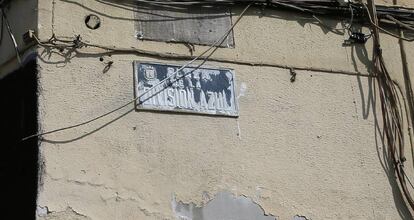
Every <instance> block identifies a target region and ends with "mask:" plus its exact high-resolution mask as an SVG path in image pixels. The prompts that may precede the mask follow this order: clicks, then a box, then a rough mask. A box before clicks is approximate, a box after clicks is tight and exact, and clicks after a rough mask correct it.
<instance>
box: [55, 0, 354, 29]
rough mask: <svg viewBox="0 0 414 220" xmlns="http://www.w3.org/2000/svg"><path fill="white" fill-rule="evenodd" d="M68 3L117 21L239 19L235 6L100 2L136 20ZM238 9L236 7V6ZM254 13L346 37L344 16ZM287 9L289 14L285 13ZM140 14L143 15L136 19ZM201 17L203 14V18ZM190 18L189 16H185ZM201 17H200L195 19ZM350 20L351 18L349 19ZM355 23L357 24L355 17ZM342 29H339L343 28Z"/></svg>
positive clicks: (256, 8)
mask: <svg viewBox="0 0 414 220" xmlns="http://www.w3.org/2000/svg"><path fill="white" fill-rule="evenodd" d="M60 1H62V2H65V3H69V4H74V5H77V6H79V7H82V8H84V9H85V10H88V11H90V12H92V13H95V14H97V15H100V16H103V17H106V18H110V19H115V20H124V21H136V22H168V21H179V20H192V19H214V18H222V17H226V16H228V14H226V13H225V12H228V13H229V14H230V15H232V16H238V15H239V12H238V10H237V9H236V10H231V9H232V8H234V7H235V6H234V5H218V6H213V5H195V6H179V5H173V6H170V5H165V4H157V3H139V4H138V3H136V2H133V1H130V0H121V1H114V0H97V2H99V3H101V4H103V5H107V6H111V7H116V8H119V9H123V10H126V11H130V12H134V13H135V17H134V18H129V17H120V16H114V15H109V14H107V13H103V12H100V11H98V10H96V9H94V8H91V7H88V6H85V5H84V4H81V3H79V2H77V1H74V0H60ZM236 8H237V7H236ZM251 8H252V9H254V10H249V11H248V12H246V14H245V16H259V17H269V18H277V19H282V20H287V21H296V22H297V23H298V24H299V25H301V26H302V27H304V26H305V25H306V24H312V25H316V26H319V27H320V28H321V30H322V31H323V32H324V34H327V33H335V34H337V35H344V34H345V32H346V31H345V30H338V29H336V28H335V27H336V26H337V25H338V23H340V24H341V26H342V27H341V28H343V27H345V26H346V23H347V22H345V21H343V20H344V19H343V18H342V17H339V15H338V16H330V18H318V19H316V18H314V17H312V16H311V15H310V14H309V13H306V12H301V11H297V10H292V9H289V8H287V9H286V8H284V10H280V9H278V8H265V7H261V6H256V5H252V7H251ZM286 10H287V11H286ZM163 11H164V12H165V11H168V12H176V13H177V15H176V16H173V15H171V14H169V15H166V14H165V13H163ZM292 11H294V12H295V15H296V16H292ZM137 14H140V16H137ZM200 14H202V15H201V16H200ZM184 15H190V16H184ZM195 15H198V16H195ZM318 20H319V21H318ZM347 20H350V19H347ZM354 21H357V19H356V18H355V19H354ZM341 28H339V29H341Z"/></svg>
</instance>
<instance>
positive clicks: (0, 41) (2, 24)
mask: <svg viewBox="0 0 414 220" xmlns="http://www.w3.org/2000/svg"><path fill="white" fill-rule="evenodd" d="M0 11H1V16H0V19H1V21H0V26H1V27H0V45H1V43H2V42H3V31H4V27H3V26H4V18H3V13H4V12H3V8H0Z"/></svg>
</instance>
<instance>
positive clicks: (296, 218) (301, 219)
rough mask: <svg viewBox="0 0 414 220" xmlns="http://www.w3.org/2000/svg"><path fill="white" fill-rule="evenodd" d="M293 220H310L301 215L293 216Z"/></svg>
mask: <svg viewBox="0 0 414 220" xmlns="http://www.w3.org/2000/svg"><path fill="white" fill-rule="evenodd" d="M293 220H311V219H310V218H306V217H305V216H303V215H295V216H294V217H293Z"/></svg>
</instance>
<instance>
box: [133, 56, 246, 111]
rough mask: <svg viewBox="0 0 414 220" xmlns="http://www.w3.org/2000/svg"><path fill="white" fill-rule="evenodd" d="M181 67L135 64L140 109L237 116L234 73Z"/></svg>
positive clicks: (228, 70)
mask: <svg viewBox="0 0 414 220" xmlns="http://www.w3.org/2000/svg"><path fill="white" fill-rule="evenodd" d="M180 67H181V66H179V65H170V64H160V63H149V62H138V61H135V62H134V77H135V95H136V96H138V97H139V98H138V99H137V108H138V109H146V110H161V111H180V112H190V113H200V114H212V115H224V116H232V117H237V116H238V108H237V103H236V98H235V92H234V91H235V89H234V85H235V79H234V71H233V70H231V69H225V68H205V67H203V68H201V67H199V68H196V67H186V68H184V69H182V70H180V71H178V72H177V70H179V69H180ZM167 78H168V79H167ZM166 79H167V80H166ZM163 81H165V82H163Z"/></svg>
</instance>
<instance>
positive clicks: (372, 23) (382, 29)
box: [363, 4, 414, 42]
mask: <svg viewBox="0 0 414 220" xmlns="http://www.w3.org/2000/svg"><path fill="white" fill-rule="evenodd" d="M363 6H364V7H365V9H366V10H367V12H368V18H369V22H370V23H371V25H373V26H374V27H375V28H377V29H379V30H381V31H383V32H384V33H386V34H388V35H391V36H393V37H395V38H398V39H401V40H404V41H408V42H412V41H414V38H411V39H410V38H405V37H401V36H398V35H396V34H394V33H392V32H390V31H387V30H385V29H384V28H382V27H380V26H379V25H378V23H374V21H373V20H372V16H371V13H370V12H369V9H368V7H367V6H366V5H365V4H363Z"/></svg>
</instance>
